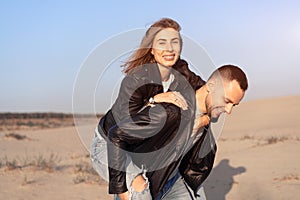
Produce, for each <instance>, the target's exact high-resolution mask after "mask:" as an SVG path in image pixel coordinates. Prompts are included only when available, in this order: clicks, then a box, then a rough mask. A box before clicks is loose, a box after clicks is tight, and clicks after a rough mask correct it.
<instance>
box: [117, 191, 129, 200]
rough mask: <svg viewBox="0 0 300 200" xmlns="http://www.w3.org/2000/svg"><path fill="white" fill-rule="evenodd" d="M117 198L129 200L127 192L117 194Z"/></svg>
mask: <svg viewBox="0 0 300 200" xmlns="http://www.w3.org/2000/svg"><path fill="white" fill-rule="evenodd" d="M118 197H119V198H120V199H121V200H129V192H128V191H126V192H124V193H121V194H118Z"/></svg>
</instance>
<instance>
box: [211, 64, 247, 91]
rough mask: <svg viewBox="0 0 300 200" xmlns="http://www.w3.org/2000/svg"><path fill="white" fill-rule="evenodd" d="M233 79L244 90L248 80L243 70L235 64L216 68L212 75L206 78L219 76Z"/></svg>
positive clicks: (229, 79)
mask: <svg viewBox="0 0 300 200" xmlns="http://www.w3.org/2000/svg"><path fill="white" fill-rule="evenodd" d="M220 77H222V79H225V80H228V81H233V80H236V81H237V82H238V83H239V85H240V87H241V89H242V90H243V91H246V90H247V88H248V80H247V76H246V74H245V73H244V72H243V70H242V69H241V68H239V67H237V66H234V65H223V66H221V67H219V68H218V69H216V70H215V71H214V72H213V73H212V75H211V76H210V77H209V78H208V80H210V79H212V78H220Z"/></svg>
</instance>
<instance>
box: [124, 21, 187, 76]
mask: <svg viewBox="0 0 300 200" xmlns="http://www.w3.org/2000/svg"><path fill="white" fill-rule="evenodd" d="M165 28H173V29H174V30H176V31H178V32H180V30H181V27H180V25H179V24H178V23H177V22H176V21H174V20H173V19H170V18H162V19H160V20H159V21H157V22H155V23H154V24H152V25H151V26H150V28H149V29H148V30H147V32H146V34H145V36H144V37H143V39H142V41H141V44H140V46H139V48H138V49H137V50H136V51H135V52H133V54H132V55H131V56H130V57H129V59H128V60H127V61H126V62H125V64H124V65H123V66H122V67H123V72H124V73H126V74H127V73H128V72H129V71H130V70H132V69H133V68H135V67H137V66H141V65H143V64H146V63H155V62H156V61H155V59H154V56H153V55H152V54H151V50H152V44H153V40H154V37H155V36H156V34H157V33H158V32H159V31H161V30H163V29H165ZM179 37H180V46H182V38H181V36H180V34H179Z"/></svg>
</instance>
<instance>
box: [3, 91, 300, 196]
mask: <svg viewBox="0 0 300 200" xmlns="http://www.w3.org/2000/svg"><path fill="white" fill-rule="evenodd" d="M299 112H300V96H293V97H281V98H274V99H265V100H257V101H249V102H245V103H241V105H239V107H238V109H236V110H234V112H233V113H232V115H231V116H228V117H226V122H225V126H224V129H223V132H222V135H221V137H220V138H219V140H218V153H217V158H216V162H215V167H214V169H213V172H212V173H211V175H210V176H209V178H208V180H207V181H206V183H205V191H206V194H207V198H208V199H209V200H225V199H226V200H237V199H238V200H240V199H245V200H247V199H249V200H250V199H251V200H252V199H264V200H271V199H272V200H273V199H278V200H286V199H291V200H293V199H295V200H296V199H299V195H300V192H299V191H300V190H299V188H300V159H299V156H298V155H297V152H299V151H300V123H298V120H297V119H298V113H299ZM94 126H95V125H94V124H90V125H85V126H81V127H80V128H79V129H80V132H82V131H84V132H86V133H87V134H86V135H84V136H83V137H82V136H80V137H79V135H78V132H77V129H75V128H74V127H72V126H71V127H65V128H52V129H42V130H17V131H9V132H8V131H1V132H0V150H1V156H0V159H1V160H0V180H1V181H0V188H1V191H0V199H11V200H19V199H33V200H35V199H39V200H40V199H45V200H47V199H49V200H50V199H51V200H53V199H55V200H56V199H58V200H59V199H73V200H76V199H78V200H79V199H81V200H82V199H89V200H90V199H102V200H108V199H113V198H112V196H111V195H107V184H106V183H104V182H103V181H102V180H101V179H100V178H99V177H98V176H97V175H96V174H95V173H94V171H93V170H92V168H91V165H90V161H89V157H88V154H89V152H88V150H87V149H86V146H87V144H86V143H88V141H89V140H90V138H91V137H92V135H93V129H94ZM77 128H78V127H77ZM12 132H13V133H15V134H17V135H21V136H25V137H23V138H22V139H19V140H18V139H17V138H15V137H13V136H12V135H11V136H9V133H12ZM81 139H82V140H81Z"/></svg>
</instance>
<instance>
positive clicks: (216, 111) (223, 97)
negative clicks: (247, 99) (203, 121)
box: [205, 79, 245, 122]
mask: <svg viewBox="0 0 300 200" xmlns="http://www.w3.org/2000/svg"><path fill="white" fill-rule="evenodd" d="M208 91H209V93H208V95H207V97H206V99H205V104H206V109H207V113H208V115H209V116H210V118H211V120H212V122H216V121H217V120H218V118H219V116H220V115H221V114H222V113H224V112H226V113H227V114H230V113H231V111H232V109H233V107H234V106H236V105H238V104H239V103H240V101H241V100H242V98H243V97H244V94H245V92H244V91H243V90H242V89H241V88H240V85H239V84H238V82H237V81H236V80H233V81H226V80H223V81H222V80H221V79H217V80H215V81H213V82H212V83H208Z"/></svg>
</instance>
